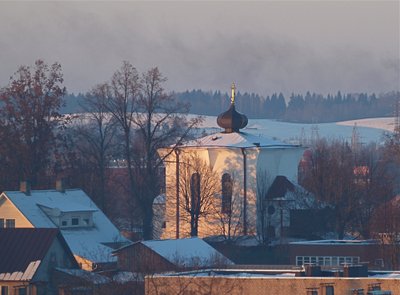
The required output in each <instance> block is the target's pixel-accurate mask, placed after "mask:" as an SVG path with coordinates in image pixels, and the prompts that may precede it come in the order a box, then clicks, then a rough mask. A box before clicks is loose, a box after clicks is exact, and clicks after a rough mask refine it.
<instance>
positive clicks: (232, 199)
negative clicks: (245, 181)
mask: <svg viewBox="0 0 400 295" xmlns="http://www.w3.org/2000/svg"><path fill="white" fill-rule="evenodd" d="M224 175H229V179H228V181H224V176H223V177H222V181H221V191H220V195H221V206H220V208H218V207H217V209H216V212H217V215H218V218H219V221H220V227H221V234H222V236H223V237H224V238H225V239H226V240H227V241H231V240H232V239H234V238H235V237H237V236H238V235H240V234H241V233H242V232H243V224H242V222H241V220H242V215H243V201H242V198H241V197H240V195H239V193H238V188H237V187H236V175H235V172H232V173H229V174H224ZM224 194H225V195H224Z"/></svg>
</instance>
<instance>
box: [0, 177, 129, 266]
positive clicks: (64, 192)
mask: <svg viewBox="0 0 400 295" xmlns="http://www.w3.org/2000/svg"><path fill="white" fill-rule="evenodd" d="M1 220H5V222H1ZM0 225H3V226H4V225H5V227H6V228H7V227H16V228H21V227H25V228H59V229H60V231H61V234H62V235H63V237H64V239H65V241H66V242H67V244H68V246H69V247H70V249H71V251H72V253H73V254H74V255H75V258H76V259H77V261H78V262H79V263H80V265H81V266H82V268H83V269H86V270H92V269H95V268H101V267H104V266H105V265H110V264H115V263H116V258H115V257H113V256H112V255H111V254H112V251H113V250H114V249H116V248H119V247H120V246H121V243H122V244H123V243H127V242H128V240H127V239H125V238H124V237H123V236H122V235H121V234H120V232H119V231H118V229H117V228H116V227H115V226H114V225H113V224H112V223H111V221H110V220H109V219H108V218H107V217H106V216H105V215H104V213H103V212H102V211H101V210H100V209H99V208H98V207H97V206H96V205H95V204H94V202H93V201H92V200H91V199H90V198H89V197H88V196H87V195H86V194H85V192H83V191H82V190H80V189H64V188H63V187H62V186H60V185H59V186H58V189H56V190H30V189H29V186H26V185H24V184H23V185H22V186H21V191H5V192H3V193H2V194H1V195H0Z"/></svg>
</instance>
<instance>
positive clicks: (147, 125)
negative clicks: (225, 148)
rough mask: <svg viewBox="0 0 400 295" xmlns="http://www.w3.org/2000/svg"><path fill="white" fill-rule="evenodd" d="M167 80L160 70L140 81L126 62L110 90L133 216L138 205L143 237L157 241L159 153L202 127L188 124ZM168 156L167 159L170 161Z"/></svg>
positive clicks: (109, 107)
mask: <svg viewBox="0 0 400 295" xmlns="http://www.w3.org/2000/svg"><path fill="white" fill-rule="evenodd" d="M165 81H166V78H165V77H164V76H163V75H162V74H161V73H160V71H159V70H158V68H152V69H150V70H149V71H147V72H146V73H144V74H142V75H141V76H140V75H139V74H138V72H137V70H136V69H135V68H134V67H133V66H132V65H131V64H130V63H129V62H126V61H125V62H124V63H123V65H122V67H121V68H120V69H119V70H117V71H116V72H115V73H114V75H113V77H112V79H111V83H110V85H109V93H108V99H107V103H106V106H107V110H108V111H109V112H110V113H111V115H112V117H113V118H114V119H115V121H116V122H117V125H118V126H119V129H120V130H121V133H122V134H123V140H122V142H123V152H122V158H123V160H124V161H125V162H126V168H127V170H128V180H129V187H128V194H129V196H130V198H129V201H128V206H130V207H131V208H130V211H131V212H134V211H135V207H136V206H139V208H140V211H141V212H140V214H141V217H142V226H143V237H144V239H151V238H152V236H153V229H152V219H153V211H152V205H153V201H154V199H155V198H156V197H157V196H158V195H159V193H160V187H161V184H162V181H161V176H162V175H161V173H160V172H161V167H162V163H163V161H162V160H163V159H160V158H159V157H158V154H157V149H158V148H160V147H163V146H168V145H172V149H171V152H173V150H174V148H175V147H176V146H177V145H179V144H180V143H181V142H182V141H183V140H184V139H185V138H186V137H187V136H188V134H189V131H190V130H191V129H192V128H193V127H194V126H196V124H198V122H199V119H198V118H194V119H191V120H187V119H186V116H185V114H186V113H187V111H188V106H187V105H183V104H179V103H177V102H176V101H175V100H174V98H173V97H172V96H170V95H167V94H166V93H165V90H164V88H163V84H164V83H165ZM167 156H168V154H167V155H165V157H167Z"/></svg>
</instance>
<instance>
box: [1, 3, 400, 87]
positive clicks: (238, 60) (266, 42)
mask: <svg viewBox="0 0 400 295" xmlns="http://www.w3.org/2000/svg"><path fill="white" fill-rule="evenodd" d="M399 3H400V2H399V1H330V2H328V1H318V2H317V1H290V2H289V1H280V2H278V1H274V2H272V1H258V2H250V1H235V2H230V1H221V2H215V1H211V2H205V1H198V2H169V1H161V2H150V1H146V2H137V1H127V2H115V1H106V2H95V1H87V2H83V1H75V2H60V1H53V2H36V1H29V2H4V1H2V2H0V86H5V85H6V84H7V83H8V79H9V77H10V75H11V74H12V73H14V72H15V71H16V69H17V68H18V66H19V65H22V64H25V65H31V64H33V62H34V60H36V59H38V58H42V59H44V60H45V61H46V62H48V63H53V62H55V61H58V62H60V63H61V65H62V67H63V72H64V78H65V85H66V87H67V89H68V91H69V92H75V93H77V92H86V91H87V90H89V89H90V88H91V87H92V86H94V85H95V84H97V83H100V82H104V81H106V80H108V79H109V78H110V77H111V75H112V73H113V72H114V71H115V70H116V69H117V68H118V67H119V66H120V65H121V63H122V61H123V60H128V61H130V62H131V63H132V64H134V65H135V66H136V67H137V69H138V70H139V71H145V70H147V69H148V68H150V67H153V66H158V67H159V68H160V70H161V72H162V73H164V75H165V76H167V78H168V82H167V84H166V87H167V89H169V90H177V91H181V90H186V89H193V88H196V89H197V88H200V89H203V90H216V89H219V90H222V91H229V88H230V84H231V82H233V81H234V82H236V84H237V86H238V90H239V91H242V92H243V91H249V92H257V93H259V94H262V95H267V94H271V93H273V92H280V91H282V92H284V93H285V94H290V93H291V92H295V93H298V92H300V93H304V92H305V91H307V90H310V91H315V92H318V93H323V94H326V93H336V92H337V91H338V90H341V91H342V92H346V93H347V92H361V91H362V92H376V93H380V92H385V91H391V90H399V83H400V41H399V38H400V37H399V36H400V33H399V31H400V25H399V20H400V16H399V14H400V5H399Z"/></svg>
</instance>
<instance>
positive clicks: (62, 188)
mask: <svg viewBox="0 0 400 295" xmlns="http://www.w3.org/2000/svg"><path fill="white" fill-rule="evenodd" d="M56 190H57V191H58V192H60V193H65V181H64V179H58V180H57V181H56Z"/></svg>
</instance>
